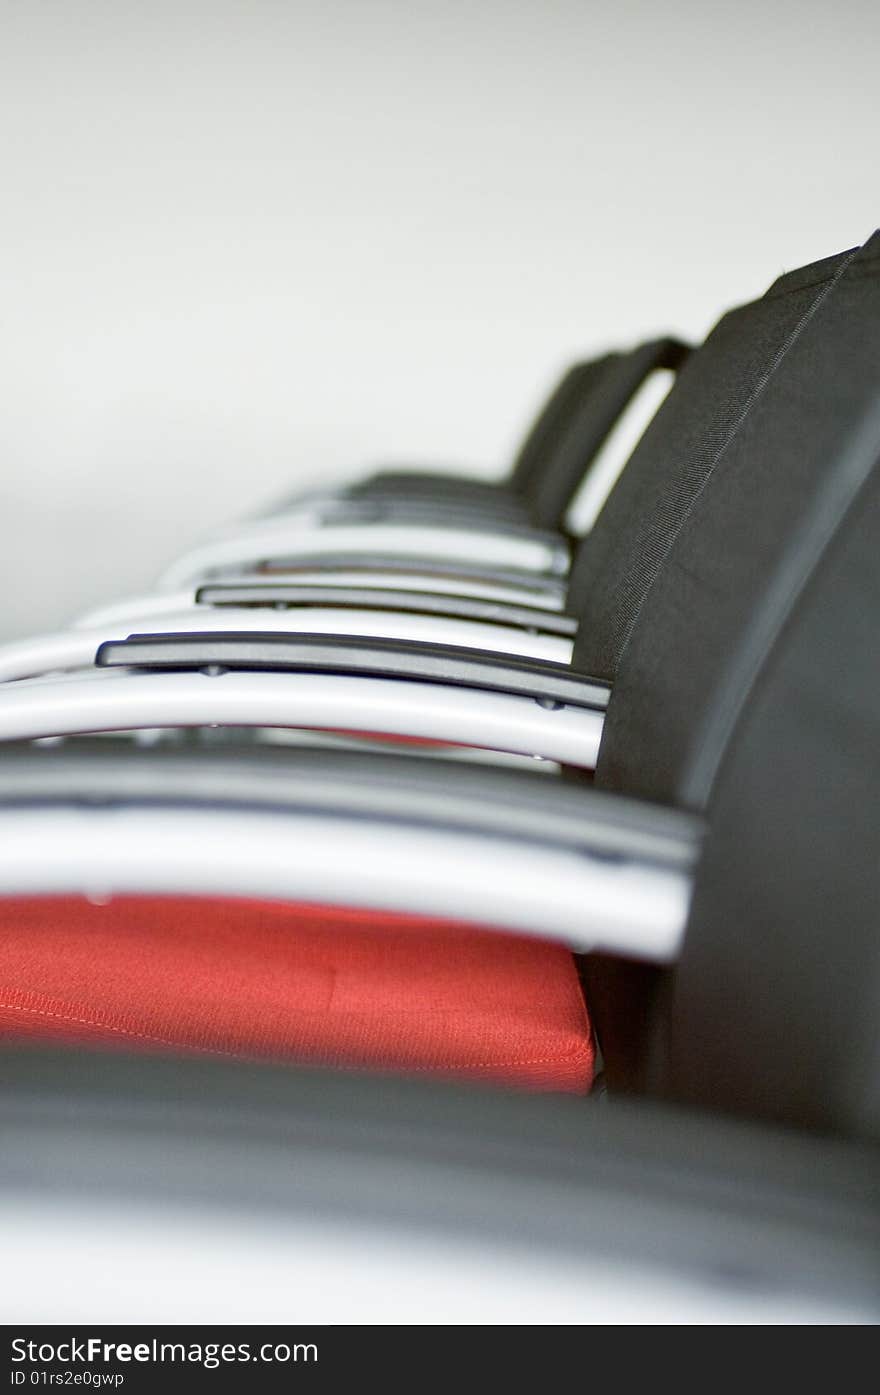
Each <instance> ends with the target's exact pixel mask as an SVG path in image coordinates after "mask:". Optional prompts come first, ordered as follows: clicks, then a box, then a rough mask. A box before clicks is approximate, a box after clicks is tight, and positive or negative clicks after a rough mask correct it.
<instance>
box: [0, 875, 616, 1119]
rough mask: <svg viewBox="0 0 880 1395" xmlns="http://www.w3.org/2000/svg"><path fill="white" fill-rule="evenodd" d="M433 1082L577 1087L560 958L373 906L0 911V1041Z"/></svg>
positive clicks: (170, 903) (223, 903)
mask: <svg viewBox="0 0 880 1395" xmlns="http://www.w3.org/2000/svg"><path fill="white" fill-rule="evenodd" d="M22 1037H28V1038H32V1039H54V1040H58V1039H59V1038H60V1039H62V1040H65V1041H70V1042H79V1043H83V1042H86V1043H91V1044H95V1045H108V1046H109V1045H112V1046H117V1047H122V1048H125V1049H127V1050H132V1049H143V1050H159V1051H161V1050H168V1049H169V1048H170V1049H175V1050H181V1049H182V1050H186V1051H201V1052H212V1053H213V1052H216V1053H220V1054H222V1055H233V1056H242V1057H251V1058H252V1057H264V1058H271V1059H279V1058H280V1059H286V1060H293V1061H304V1062H307V1061H311V1062H322V1063H330V1064H334V1065H339V1066H348V1067H362V1068H377V1069H393V1070H402V1071H407V1072H409V1071H431V1072H435V1073H437V1074H438V1075H444V1076H456V1077H483V1078H486V1079H492V1080H496V1081H501V1082H504V1083H507V1084H513V1085H519V1086H523V1087H527V1088H531V1089H537V1090H568V1091H575V1092H582V1091H585V1090H587V1089H588V1088H589V1086H590V1084H591V1082H592V1072H593V1046H592V1039H591V1033H590V1027H589V1022H588V1020H587V1015H586V1011H585V1008H584V1003H583V998H582V996H581V991H580V986H579V983H578V978H577V973H576V969H575V965H574V960H573V959H572V956H571V954H570V953H569V952H568V951H567V950H565V949H564V948H562V947H560V946H557V945H552V944H547V943H543V942H541V941H536V940H529V939H525V938H522V937H519V936H513V935H497V934H494V933H492V932H489V931H486V930H477V929H474V928H471V927H463V926H461V925H452V924H447V923H444V922H441V921H435V920H428V919H424V918H416V917H412V916H403V915H388V914H384V913H382V914H380V913H377V912H371V911H350V910H335V909H327V908H321V907H316V906H303V905H296V906H289V905H279V904H274V903H265V902H256V901H233V900H209V899H201V898H180V897H176V898H170V897H162V898H158V897H156V898H153V897H120V898H118V899H116V900H114V901H112V902H110V903H109V904H108V905H106V906H95V905H92V904H91V903H89V902H88V901H86V900H83V899H80V898H74V897H36V898H27V899H7V900H4V901H0V1039H2V1038H7V1039H8V1038H22Z"/></svg>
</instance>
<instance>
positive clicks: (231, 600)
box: [196, 582, 578, 638]
mask: <svg viewBox="0 0 880 1395" xmlns="http://www.w3.org/2000/svg"><path fill="white" fill-rule="evenodd" d="M196 604H197V605H210V606H226V605H234V606H239V607H241V606H252V607H254V608H255V609H257V608H260V607H264V608H265V607H274V608H275V609H277V610H293V609H295V608H296V607H297V606H327V607H338V608H339V609H343V610H383V611H397V612H402V613H406V614H417V615H442V616H445V617H447V618H448V619H452V620H479V621H482V622H484V623H487V624H492V625H510V626H512V627H514V628H515V629H519V630H526V631H528V632H530V633H532V632H534V633H540V634H549V635H561V636H563V637H565V638H573V637H574V636H575V635H576V634H577V628H578V622H577V620H576V618H575V617H574V616H573V615H565V614H562V613H561V612H559V611H548V610H539V609H538V607H537V606H526V605H513V604H511V603H510V602H507V601H486V600H478V599H476V598H475V597H472V596H454V595H443V594H441V593H439V592H438V593H435V592H423V591H394V590H392V589H390V588H383V587H379V586H375V587H369V586H309V585H302V584H298V583H296V582H275V583H272V584H263V583H261V582H257V583H243V584H240V585H236V584H235V583H232V582H224V583H213V584H212V585H209V586H200V587H199V588H198V590H197V591H196Z"/></svg>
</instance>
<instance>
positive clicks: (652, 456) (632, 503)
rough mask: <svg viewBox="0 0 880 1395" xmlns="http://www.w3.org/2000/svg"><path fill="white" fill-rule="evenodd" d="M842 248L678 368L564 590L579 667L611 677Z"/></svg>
mask: <svg viewBox="0 0 880 1395" xmlns="http://www.w3.org/2000/svg"><path fill="white" fill-rule="evenodd" d="M849 256H851V254H849V253H842V254H840V255H839V256H836V257H831V258H828V259H827V260H826V261H823V262H818V263H816V264H814V265H813V266H810V267H805V268H802V269H801V270H800V271H796V272H793V273H791V274H789V275H788V276H784V277H782V278H781V279H780V280H779V281H777V282H776V283H775V284H774V285H773V286H771V288H770V290H769V291H768V292H767V294H766V295H765V296H763V297H762V298H761V299H760V300H757V301H754V302H752V303H751V304H748V305H745V306H742V307H740V308H739V309H736V310H733V311H731V312H730V313H729V314H727V315H725V316H724V317H723V318H722V320H721V321H720V322H719V324H718V325H717V326H716V327H715V329H714V330H713V331H712V333H711V334H710V335H709V338H708V339H707V340H706V343H705V344H704V345H703V347H702V348H700V349H699V350H697V351H696V352H695V353H694V354H692V355H691V357H690V358H689V360H688V362H687V363H686V364H685V365H684V367H683V368H682V370H681V373H680V374H679V376H678V379H677V381H676V383H675V385H674V387H673V389H672V391H671V392H670V394H669V396H668V397H667V398H666V401H665V402H664V403H663V404H662V406H661V407H660V409H659V411H658V412H657V414H656V416H655V417H654V419H653V421H652V422H651V424H650V426H649V427H648V429H647V431H646V432H645V434H644V436H643V437H642V439H641V441H640V442H639V444H638V445H637V447H636V449H635V451H634V453H633V455H632V456H631V458H630V460H629V461H628V463H627V465H626V468H625V469H624V471H623V473H622V474H621V476H620V479H619V480H618V482H617V484H616V485H615V487H614V489H613V490H612V491H611V493H610V495H609V497H608V499H607V501H606V503H605V506H604V508H603V509H602V511H601V513H600V514H599V516H598V518H597V520H596V522H595V524H594V526H593V529H592V531H591V532H590V533H589V534H588V535H587V537H586V538H585V539H584V541H583V543H582V544H581V546H580V548H579V550H578V554H577V557H576V560H575V563H574V567H573V569H572V574H571V582H570V586H569V601H568V605H569V609H570V610H571V611H572V613H573V614H575V615H576V616H577V617H578V619H579V620H580V633H579V636H578V641H577V645H576V648H575V663H576V664H577V666H578V667H579V668H582V669H584V670H585V671H586V672H588V673H590V674H592V675H594V676H595V677H596V678H604V679H607V680H609V681H612V680H615V679H616V678H617V674H618V669H619V667H620V664H621V659H622V657H623V654H624V651H625V650H626V649H627V647H628V645H629V642H630V636H631V633H632V631H633V629H634V627H635V625H636V623H637V621H638V617H639V614H640V611H641V608H642V606H643V604H644V602H645V599H646V597H647V596H648V594H649V592H650V591H651V588H652V586H653V584H654V582H655V579H656V577H657V575H658V573H659V572H660V571H661V570H662V569H663V568H664V567H665V565H666V563H667V561H668V554H669V552H670V549H671V548H672V546H673V545H674V543H675V540H676V538H677V536H678V532H679V530H680V529H681V527H682V526H683V524H684V523H685V522H686V520H687V519H688V517H689V515H690V512H691V510H692V508H693V505H694V502H695V501H696V499H697V498H698V497H699V495H700V494H701V492H702V491H703V490H704V488H705V487H706V484H707V482H708V481H709V480H710V479H712V478H713V476H717V475H719V474H723V473H724V472H725V471H726V469H727V457H728V456H729V453H730V449H731V445H732V443H733V442H735V441H736V439H737V438H738V437H739V436H740V435H741V433H742V431H743V427H744V426H745V424H746V423H747V421H748V418H749V415H750V413H751V411H752V410H753V407H754V404H755V402H756V401H757V400H758V399H759V398H760V396H761V394H762V392H763V391H764V390H765V387H766V384H767V382H768V381H769V380H770V379H771V378H772V377H773V376H774V373H775V372H777V371H778V368H779V366H780V364H782V363H784V362H785V359H786V356H787V353H788V351H789V348H790V345H791V343H792V342H793V341H794V340H795V339H796V338H797V337H798V336H800V335H802V334H803V332H804V329H805V328H806V326H807V325H808V324H809V321H810V319H811V318H812V316H813V315H814V314H815V313H816V309H817V306H818V305H819V304H821V302H822V301H823V299H824V298H825V297H826V296H827V295H828V294H829V292H830V289H831V287H832V286H833V285H834V282H835V279H836V278H837V277H838V276H839V275H840V272H841V269H842V267H843V266H844V265H845V264H846V262H847V259H848V257H849Z"/></svg>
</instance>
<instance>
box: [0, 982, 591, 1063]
mask: <svg viewBox="0 0 880 1395" xmlns="http://www.w3.org/2000/svg"><path fill="white" fill-rule="evenodd" d="M0 1011H5V1012H26V1013H30V1014H32V1015H33V1016H35V1017H52V1018H55V1019H57V1020H58V1021H59V1022H70V1023H72V1024H73V1025H75V1026H81V1027H93V1028H95V1029H96V1030H98V1031H107V1032H117V1033H118V1034H119V1035H120V1036H125V1037H133V1038H135V1039H137V1040H139V1041H153V1042H156V1043H157V1045H159V1046H170V1047H172V1048H173V1049H174V1050H178V1051H179V1050H181V1049H184V1050H189V1051H203V1052H206V1053H209V1054H210V1055H212V1056H229V1057H231V1058H232V1059H236V1060H240V1059H248V1056H249V1055H252V1053H248V1052H247V1051H240V1052H239V1051H224V1050H223V1048H222V1047H218V1046H203V1045H202V1044H201V1043H188V1042H185V1041H174V1040H173V1039H171V1038H169V1037H159V1036H154V1035H152V1033H150V1032H138V1031H135V1030H133V1029H132V1028H129V1027H116V1026H114V1025H113V1024H112V1023H111V1022H107V1021H104V1020H103V1019H102V1018H101V1017H99V1016H97V1015H96V1016H93V1017H75V1016H73V1014H72V1013H66V1012H50V1011H49V1009H48V1008H35V1007H25V1006H23V1005H22V1004H20V1003H9V1002H4V1001H3V1000H2V999H0ZM584 1015H585V1016H586V1009H585V1011H584ZM585 1051H586V1052H587V1054H589V1047H588V1046H586V1047H583V1046H580V1047H573V1048H572V1049H571V1050H570V1051H560V1052H557V1053H555V1054H554V1055H552V1056H532V1057H527V1058H524V1057H518V1058H516V1059H515V1060H513V1061H493V1060H486V1061H467V1062H463V1063H460V1064H459V1063H456V1064H454V1065H453V1064H450V1065H447V1066H412V1065H408V1064H407V1063H406V1062H404V1063H402V1064H401V1065H400V1067H399V1069H400V1070H402V1071H407V1072H414V1071H431V1072H434V1073H436V1074H440V1073H441V1072H443V1071H444V1070H447V1071H458V1070H483V1069H485V1068H487V1067H488V1068H490V1069H496V1068H497V1069H502V1070H503V1069H504V1068H505V1067H507V1066H544V1065H550V1064H552V1063H553V1062H563V1061H576V1060H578V1059H579V1058H580V1057H582V1056H583V1055H584V1052H585ZM378 1068H380V1067H377V1066H369V1065H366V1066H346V1067H345V1069H346V1070H359V1071H370V1070H375V1069H378Z"/></svg>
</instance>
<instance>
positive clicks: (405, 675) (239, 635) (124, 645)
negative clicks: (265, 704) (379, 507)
mask: <svg viewBox="0 0 880 1395" xmlns="http://www.w3.org/2000/svg"><path fill="white" fill-rule="evenodd" d="M95 663H96V665H97V666H98V667H99V668H120V667H126V668H139V669H206V670H209V671H211V672H213V673H222V671H223V670H224V669H247V670H261V669H268V670H281V671H289V672H294V673H338V674H363V675H366V676H369V677H371V678H402V679H407V680H410V681H415V682H421V683H442V684H444V685H447V686H457V687H467V688H482V689H486V690H488V691H490V692H500V693H508V694H510V695H512V696H516V697H527V698H535V699H536V700H537V701H539V702H542V703H547V704H548V705H556V704H558V705H559V706H575V707H590V708H594V709H595V708H598V709H600V710H602V709H604V708H605V707H606V706H607V705H608V697H609V694H610V691H611V689H610V687H609V685H608V684H607V683H603V682H601V681H600V680H598V679H594V678H590V677H589V676H588V675H587V674H579V673H574V672H573V671H572V670H571V669H569V668H568V666H567V665H566V664H555V663H550V662H541V661H539V660H537V659H522V658H519V657H514V656H510V655H507V654H496V653H492V652H489V651H487V650H483V649H465V648H458V647H457V646H455V645H449V644H419V643H416V642H414V641H411V640H410V641H407V640H392V639H370V638H366V639H361V638H354V637H349V636H348V635H286V634H275V633H269V634H264V633H261V632H260V631H248V630H245V631H223V630H219V631H210V630H209V631H206V632H204V633H200V632H195V633H192V634H161V633H155V634H132V635H129V637H128V638H127V639H124V640H107V641H105V642H104V643H103V644H102V645H101V646H100V647H99V649H98V652H97V654H96V655H95Z"/></svg>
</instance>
